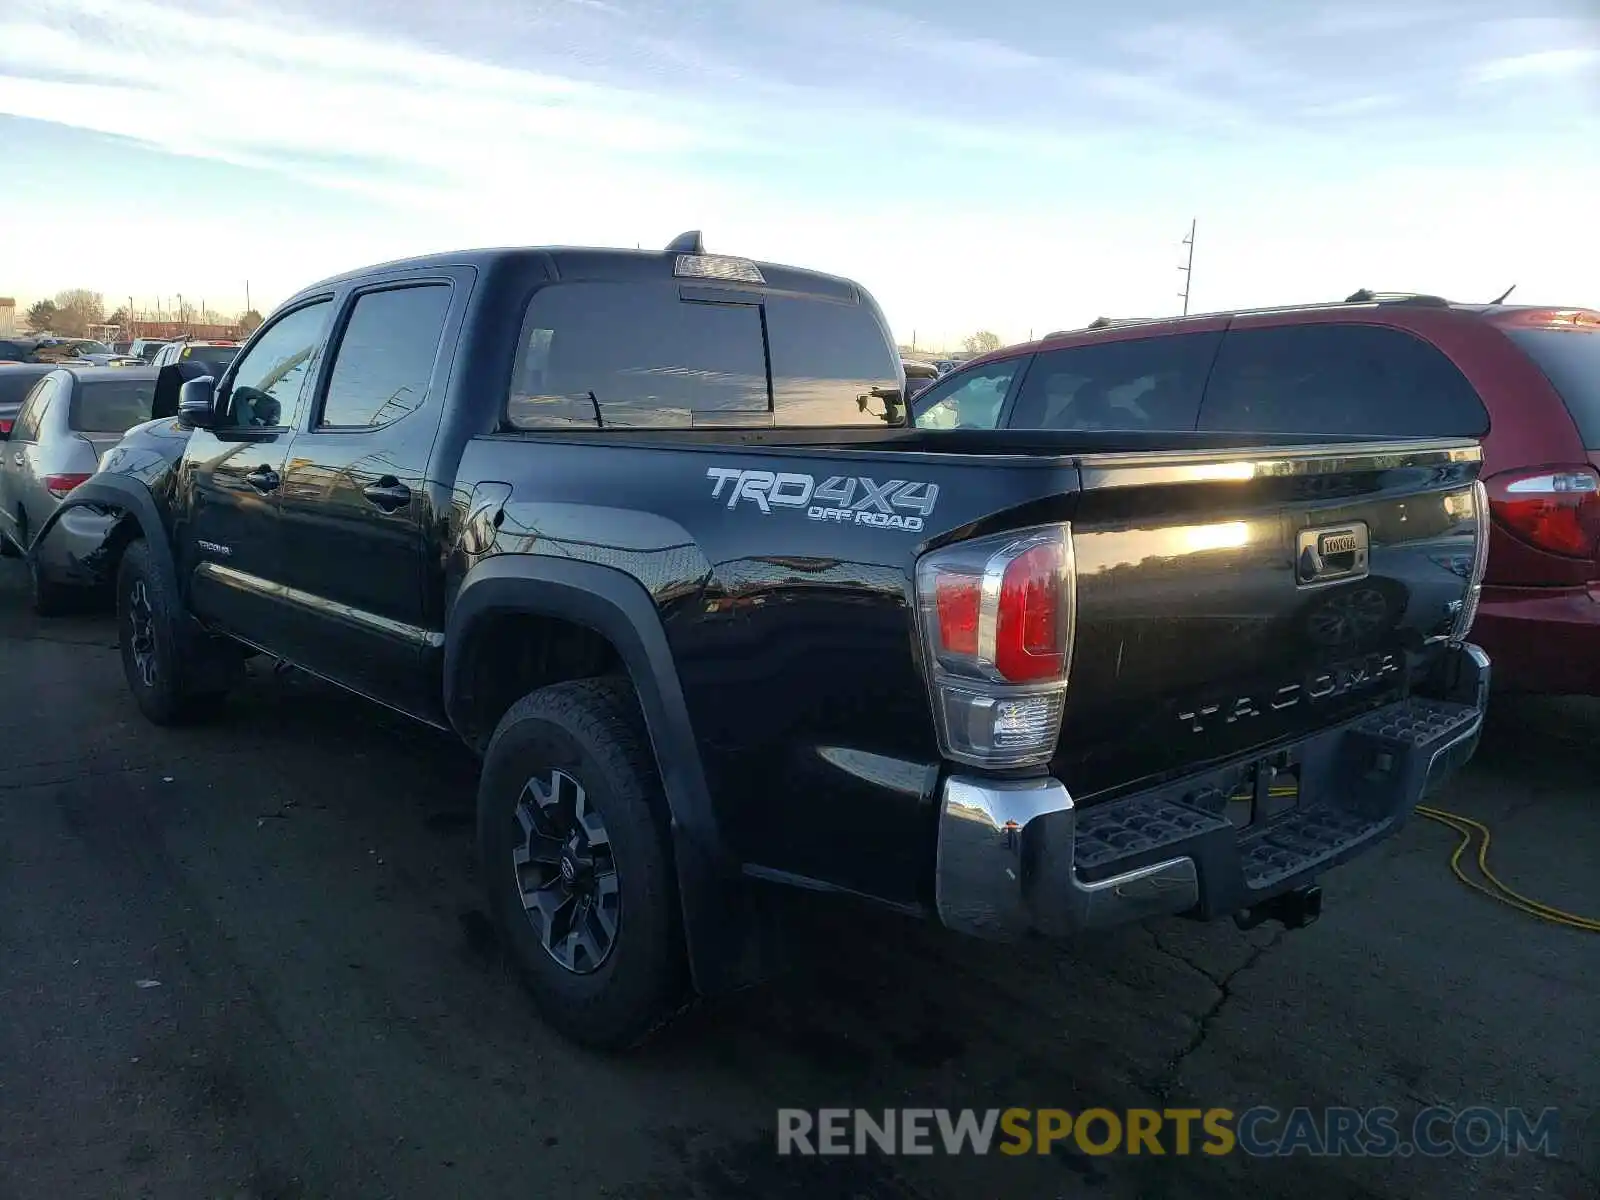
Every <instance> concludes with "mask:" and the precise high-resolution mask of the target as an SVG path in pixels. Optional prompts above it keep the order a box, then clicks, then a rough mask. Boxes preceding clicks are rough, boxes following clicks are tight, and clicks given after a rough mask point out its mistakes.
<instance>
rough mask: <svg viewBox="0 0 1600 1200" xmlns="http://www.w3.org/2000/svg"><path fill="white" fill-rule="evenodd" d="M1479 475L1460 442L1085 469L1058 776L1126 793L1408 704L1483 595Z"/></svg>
mask: <svg viewBox="0 0 1600 1200" xmlns="http://www.w3.org/2000/svg"><path fill="white" fill-rule="evenodd" d="M1480 467H1481V452H1480V450H1479V448H1478V446H1477V445H1476V444H1475V443H1471V442H1461V441H1449V442H1427V443H1417V442H1410V443H1401V444H1385V445H1377V444H1373V445H1360V444H1356V445H1345V446H1325V447H1310V448H1306V449H1294V450H1276V451H1270V452H1263V451H1255V452H1252V453H1248V454H1240V455H1237V456H1232V455H1224V456H1218V455H1215V454H1210V455H1205V456H1197V455H1194V454H1177V455H1171V454H1143V455H1129V456H1089V457H1086V458H1084V459H1082V460H1081V468H1082V479H1083V488H1084V492H1083V496H1082V499H1081V501H1080V506H1079V508H1078V511H1077V514H1076V516H1075V519H1074V520H1073V522H1072V540H1073V552H1074V556H1075V559H1076V571H1077V583H1076V588H1077V604H1076V631H1075V637H1074V644H1073V655H1072V666H1071V681H1070V686H1069V688H1068V692H1067V702H1066V709H1065V713H1064V718H1063V724H1062V731H1061V738H1060V741H1059V743H1058V750H1057V756H1056V759H1055V761H1054V763H1053V764H1052V770H1053V772H1054V773H1055V774H1057V775H1058V777H1060V778H1061V779H1062V780H1063V782H1065V783H1066V785H1067V787H1068V788H1069V789H1070V791H1071V792H1072V793H1073V795H1074V796H1076V797H1078V798H1080V799H1083V798H1088V797H1091V796H1094V795H1097V794H1102V793H1112V792H1116V791H1121V790H1124V789H1125V788H1127V787H1130V786H1132V785H1134V784H1136V783H1139V784H1148V783H1150V782H1151V781H1154V780H1156V779H1159V778H1163V777H1170V776H1172V775H1176V774H1180V773H1183V772H1186V771H1189V770H1193V769H1198V768H1200V767H1202V766H1204V765H1206V764H1208V763H1213V762H1217V761H1220V760H1223V759H1227V758H1231V757H1236V756H1240V755H1243V754H1246V753H1249V752H1252V751H1255V750H1258V749H1259V750H1263V751H1265V750H1267V749H1269V748H1272V747H1274V746H1275V745H1284V744H1288V743H1291V742H1293V741H1295V740H1298V739H1300V738H1303V737H1305V736H1307V735H1309V734H1311V733H1313V732H1315V731H1317V730H1319V729H1322V728H1325V727H1327V726H1328V725H1330V724H1333V723H1335V722H1337V721H1340V720H1342V719H1345V718H1348V717H1350V716H1353V715H1355V714H1358V713H1360V712H1361V711H1364V710H1365V709H1368V708H1372V707H1376V706H1378V705H1380V704H1384V703H1388V702H1390V701H1392V700H1394V699H1396V698H1397V697H1399V696H1400V695H1402V694H1404V693H1405V692H1406V690H1407V688H1408V686H1409V684H1410V682H1411V681H1412V680H1413V679H1414V678H1416V677H1417V676H1418V675H1419V674H1420V673H1421V671H1422V670H1423V669H1425V668H1426V666H1427V665H1429V663H1430V662H1431V661H1432V659H1433V658H1434V657H1435V656H1437V655H1439V654H1441V653H1443V652H1444V649H1445V646H1446V644H1447V642H1448V640H1449V638H1450V636H1451V633H1452V630H1453V629H1454V628H1455V626H1456V623H1457V621H1458V619H1459V618H1460V617H1461V615H1462V609H1463V606H1464V605H1465V604H1466V603H1467V601H1468V595H1467V593H1468V591H1469V589H1470V587H1471V582H1470V576H1471V574H1472V567H1473V561H1474V555H1475V553H1476V548H1477V545H1478V543H1479V541H1480V536H1479V520H1480V516H1479V514H1480V509H1481V507H1482V504H1481V501H1480V500H1479V498H1478V492H1477V490H1476V484H1475V481H1476V479H1477V476H1478V472H1479V469H1480Z"/></svg>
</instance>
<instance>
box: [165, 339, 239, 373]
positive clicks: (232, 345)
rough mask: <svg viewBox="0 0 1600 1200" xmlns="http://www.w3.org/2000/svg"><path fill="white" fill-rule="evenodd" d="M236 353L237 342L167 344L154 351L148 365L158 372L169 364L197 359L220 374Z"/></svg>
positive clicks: (237, 349) (237, 348) (237, 350)
mask: <svg viewBox="0 0 1600 1200" xmlns="http://www.w3.org/2000/svg"><path fill="white" fill-rule="evenodd" d="M238 353H239V343H238V342H168V343H167V344H166V345H165V346H163V347H161V349H160V350H158V351H156V356H155V358H153V359H152V360H151V363H150V365H151V366H153V367H156V368H157V369H158V370H159V369H160V368H161V367H165V366H168V365H169V364H171V363H178V362H192V361H194V360H196V359H198V360H200V361H201V362H205V363H209V364H210V365H211V366H212V367H213V368H214V369H215V370H217V371H219V372H220V371H221V370H222V369H223V368H224V367H226V366H227V365H228V364H229V363H230V362H232V361H233V358H234V355H236V354H238Z"/></svg>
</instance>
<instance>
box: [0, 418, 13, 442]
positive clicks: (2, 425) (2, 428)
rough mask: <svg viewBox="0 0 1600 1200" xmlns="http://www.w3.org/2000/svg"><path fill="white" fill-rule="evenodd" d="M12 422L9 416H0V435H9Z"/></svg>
mask: <svg viewBox="0 0 1600 1200" xmlns="http://www.w3.org/2000/svg"><path fill="white" fill-rule="evenodd" d="M13 424H14V422H13V421H12V420H11V418H10V417H0V437H10V436H11V427H12V425H13Z"/></svg>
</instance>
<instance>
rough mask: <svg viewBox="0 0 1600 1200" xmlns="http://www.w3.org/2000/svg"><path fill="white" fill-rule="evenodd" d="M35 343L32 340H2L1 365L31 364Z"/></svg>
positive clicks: (0, 340)
mask: <svg viewBox="0 0 1600 1200" xmlns="http://www.w3.org/2000/svg"><path fill="white" fill-rule="evenodd" d="M33 347H34V341H33V339H32V338H0V365H3V364H8V363H31V362H32V361H33Z"/></svg>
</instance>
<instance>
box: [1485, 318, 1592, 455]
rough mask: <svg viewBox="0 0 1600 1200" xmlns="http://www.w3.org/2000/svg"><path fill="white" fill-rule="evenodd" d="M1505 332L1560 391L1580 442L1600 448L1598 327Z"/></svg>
mask: <svg viewBox="0 0 1600 1200" xmlns="http://www.w3.org/2000/svg"><path fill="white" fill-rule="evenodd" d="M1506 335H1507V336H1508V337H1509V338H1510V339H1511V340H1512V341H1513V342H1515V343H1516V344H1517V345H1518V346H1519V347H1521V349H1522V350H1523V351H1525V352H1526V353H1527V355H1528V357H1529V358H1531V359H1533V361H1534V362H1536V363H1538V364H1539V369H1540V370H1541V371H1543V372H1544V373H1545V377H1546V378H1547V379H1549V380H1550V383H1551V386H1553V387H1554V388H1555V389H1556V391H1558V392H1560V393H1561V399H1562V400H1563V401H1564V402H1565V403H1566V406H1567V411H1568V412H1569V413H1571V414H1572V422H1573V424H1575V425H1576V426H1577V427H1578V433H1579V434H1581V435H1582V437H1583V444H1584V445H1585V446H1586V447H1588V448H1590V449H1600V326H1594V325H1578V326H1574V327H1571V328H1568V329H1508V330H1506Z"/></svg>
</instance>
